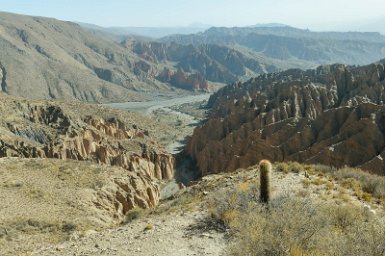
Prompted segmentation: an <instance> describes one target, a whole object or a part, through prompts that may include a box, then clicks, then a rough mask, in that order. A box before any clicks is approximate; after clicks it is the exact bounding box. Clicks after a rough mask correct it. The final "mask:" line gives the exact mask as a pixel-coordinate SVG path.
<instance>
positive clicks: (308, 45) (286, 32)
mask: <svg viewBox="0 0 385 256" xmlns="http://www.w3.org/2000/svg"><path fill="white" fill-rule="evenodd" d="M161 41H162V42H175V43H179V44H186V45H189V44H193V45H200V44H220V45H239V46H241V47H243V48H247V49H249V50H252V51H253V52H256V53H259V54H262V55H263V56H265V57H269V58H273V59H278V60H286V61H288V60H293V59H295V60H297V62H302V63H306V62H310V63H313V65H314V64H326V63H329V64H330V63H335V62H338V63H346V64H361V65H362V64H368V63H371V62H374V61H377V60H378V59H379V56H384V55H385V37H384V36H382V35H380V34H379V33H360V32H340V33H339V32H312V31H309V30H303V29H297V28H293V27H289V26H285V25H282V26H274V27H263V26H262V27H259V26H256V27H234V28H224V27H212V28H210V29H208V30H206V31H205V32H203V33H197V34H191V35H175V36H169V37H165V38H163V39H161ZM292 67H293V66H292ZM307 67H308V68H309V67H310V66H309V64H307Z"/></svg>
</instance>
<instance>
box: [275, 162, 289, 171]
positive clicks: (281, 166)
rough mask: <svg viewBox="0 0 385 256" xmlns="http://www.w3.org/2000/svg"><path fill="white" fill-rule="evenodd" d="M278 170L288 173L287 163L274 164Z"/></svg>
mask: <svg viewBox="0 0 385 256" xmlns="http://www.w3.org/2000/svg"><path fill="white" fill-rule="evenodd" d="M275 169H276V170H277V171H278V172H283V173H289V165H288V164H287V163H278V164H276V166H275Z"/></svg>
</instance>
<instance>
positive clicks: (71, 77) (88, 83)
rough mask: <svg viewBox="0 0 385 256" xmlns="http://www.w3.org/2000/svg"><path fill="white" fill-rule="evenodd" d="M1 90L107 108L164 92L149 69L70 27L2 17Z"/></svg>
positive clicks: (35, 19)
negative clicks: (107, 104) (144, 94)
mask: <svg viewBox="0 0 385 256" xmlns="http://www.w3.org/2000/svg"><path fill="white" fill-rule="evenodd" d="M0 47H1V49H2V50H1V51H0V68H1V72H0V78H1V81H2V87H1V90H2V91H3V92H6V93H8V94H10V95H18V96H22V97H28V98H33V99H70V100H73V99H78V100H82V101H96V102H107V101H109V102H111V101H127V100H132V99H139V98H140V96H139V95H137V94H136V93H135V91H137V90H139V91H148V90H150V89H151V90H156V89H159V88H160V89H167V88H168V86H167V85H165V84H162V83H159V82H156V80H154V79H151V76H153V75H154V74H153V73H154V72H155V70H154V67H153V66H152V65H151V63H149V62H147V61H146V60H144V59H142V58H139V57H138V56H136V55H135V54H133V53H132V52H131V51H128V50H127V49H124V48H123V47H121V46H120V45H119V44H116V43H114V42H113V41H110V40H108V39H104V38H102V37H99V36H97V35H93V34H92V33H90V32H88V31H86V30H84V29H82V28H81V27H80V26H79V25H77V24H75V23H71V22H65V21H59V20H55V19H50V18H42V17H31V16H23V15H16V14H10V13H3V12H1V13H0Z"/></svg>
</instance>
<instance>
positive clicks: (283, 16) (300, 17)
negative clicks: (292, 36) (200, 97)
mask: <svg viewBox="0 0 385 256" xmlns="http://www.w3.org/2000/svg"><path fill="white" fill-rule="evenodd" d="M0 10H1V11H6V12H15V13H23V14H30V15H40V16H48V17H55V18H58V19H62V20H71V21H82V22H88V23H93V24H98V25H102V26H185V25H189V24H191V23H196V22H198V23H203V24H210V25H215V26H245V25H253V24H257V23H270V22H279V23H285V24H289V25H292V26H297V27H301V28H310V29H315V30H330V29H333V30H349V29H356V28H357V27H362V26H365V25H366V24H370V23H371V22H372V21H378V20H380V19H382V20H383V21H384V22H385V0H163V1H162V0H45V1H44V0H0ZM384 26H385V24H384Z"/></svg>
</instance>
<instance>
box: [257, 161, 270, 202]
mask: <svg viewBox="0 0 385 256" xmlns="http://www.w3.org/2000/svg"><path fill="white" fill-rule="evenodd" d="M259 170H260V176H259V182H260V199H261V202H263V203H268V202H269V200H270V173H271V163H270V161H269V160H262V161H261V162H259Z"/></svg>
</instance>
